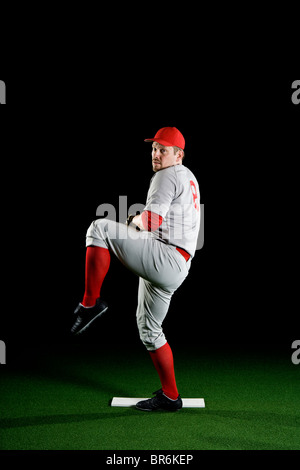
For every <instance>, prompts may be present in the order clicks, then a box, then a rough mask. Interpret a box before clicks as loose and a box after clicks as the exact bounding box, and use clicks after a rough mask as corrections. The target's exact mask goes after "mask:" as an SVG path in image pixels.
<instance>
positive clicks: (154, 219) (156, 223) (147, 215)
mask: <svg viewBox="0 0 300 470" xmlns="http://www.w3.org/2000/svg"><path fill="white" fill-rule="evenodd" d="M142 223H143V226H144V227H145V229H146V230H147V231H148V232H155V230H157V229H158V227H160V226H161V224H162V223H163V218H162V216H161V215H158V214H155V213H154V212H150V211H143V212H142Z"/></svg>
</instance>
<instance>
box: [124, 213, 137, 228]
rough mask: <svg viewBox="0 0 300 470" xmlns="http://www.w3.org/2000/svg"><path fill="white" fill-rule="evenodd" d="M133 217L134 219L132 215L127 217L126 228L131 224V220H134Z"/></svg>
mask: <svg viewBox="0 0 300 470" xmlns="http://www.w3.org/2000/svg"><path fill="white" fill-rule="evenodd" d="M134 217H135V215H132V214H130V215H129V216H128V217H127V219H126V225H128V227H129V225H130V224H131V222H132V219H134Z"/></svg>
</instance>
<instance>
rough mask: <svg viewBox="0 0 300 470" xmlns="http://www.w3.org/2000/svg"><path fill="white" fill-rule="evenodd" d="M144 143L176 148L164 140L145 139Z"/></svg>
mask: <svg viewBox="0 0 300 470" xmlns="http://www.w3.org/2000/svg"><path fill="white" fill-rule="evenodd" d="M144 142H157V143H158V144H160V145H164V146H165V147H174V144H171V143H170V142H167V141H166V140H162V139H145V140H144Z"/></svg>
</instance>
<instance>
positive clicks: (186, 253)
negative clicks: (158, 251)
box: [176, 246, 191, 261]
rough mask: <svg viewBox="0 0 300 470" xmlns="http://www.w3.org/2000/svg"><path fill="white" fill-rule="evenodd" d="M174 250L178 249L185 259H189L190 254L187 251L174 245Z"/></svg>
mask: <svg viewBox="0 0 300 470" xmlns="http://www.w3.org/2000/svg"><path fill="white" fill-rule="evenodd" d="M176 250H177V251H179V253H180V254H181V255H182V256H183V257H184V259H185V261H188V260H189V259H190V257H191V255H190V254H189V253H188V252H187V251H185V250H183V249H182V248H179V247H178V246H176Z"/></svg>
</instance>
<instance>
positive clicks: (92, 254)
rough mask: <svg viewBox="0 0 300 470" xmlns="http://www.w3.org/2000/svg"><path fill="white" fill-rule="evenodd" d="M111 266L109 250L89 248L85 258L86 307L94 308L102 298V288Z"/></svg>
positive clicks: (83, 303) (97, 247)
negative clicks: (99, 298)
mask: <svg viewBox="0 0 300 470" xmlns="http://www.w3.org/2000/svg"><path fill="white" fill-rule="evenodd" d="M109 265H110V253H109V250H108V249H107V248H101V247H99V246H88V247H87V249H86V258H85V292H84V297H83V301H82V302H81V303H82V305H83V306H84V307H93V305H95V303H96V300H97V299H98V297H100V291H101V287H102V284H103V281H104V278H105V276H106V274H107V271H108V268H109Z"/></svg>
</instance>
